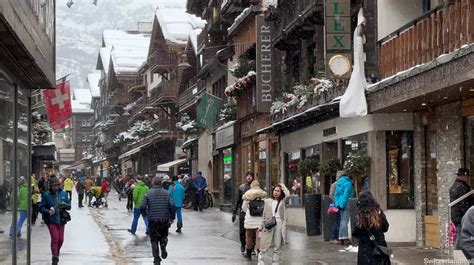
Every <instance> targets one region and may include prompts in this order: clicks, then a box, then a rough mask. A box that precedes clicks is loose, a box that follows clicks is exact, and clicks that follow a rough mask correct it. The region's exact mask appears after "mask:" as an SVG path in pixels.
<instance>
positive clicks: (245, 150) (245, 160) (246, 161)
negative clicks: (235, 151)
mask: <svg viewBox="0 0 474 265" xmlns="http://www.w3.org/2000/svg"><path fill="white" fill-rule="evenodd" d="M249 171H252V146H251V145H245V146H243V147H242V178H243V177H244V176H245V175H246V174H247V172H249Z"/></svg>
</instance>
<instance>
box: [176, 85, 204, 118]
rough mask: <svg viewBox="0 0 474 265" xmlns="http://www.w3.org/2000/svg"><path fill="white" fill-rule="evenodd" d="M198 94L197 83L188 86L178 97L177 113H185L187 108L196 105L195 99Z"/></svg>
mask: <svg viewBox="0 0 474 265" xmlns="http://www.w3.org/2000/svg"><path fill="white" fill-rule="evenodd" d="M199 94H200V91H199V89H198V85H197V83H195V84H194V85H192V86H190V87H189V88H188V89H186V90H185V91H184V92H183V93H181V94H180V95H179V98H178V107H179V111H186V109H188V108H189V107H191V106H192V105H194V104H196V103H197V99H196V97H197V96H198V95H199Z"/></svg>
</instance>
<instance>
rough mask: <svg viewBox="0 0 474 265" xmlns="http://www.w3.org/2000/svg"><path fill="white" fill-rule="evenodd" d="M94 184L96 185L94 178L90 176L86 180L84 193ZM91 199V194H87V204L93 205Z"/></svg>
mask: <svg viewBox="0 0 474 265" xmlns="http://www.w3.org/2000/svg"><path fill="white" fill-rule="evenodd" d="M92 186H94V182H93V181H92V178H91V177H90V176H88V177H87V179H86V180H84V193H86V194H87V193H88V191H89V190H90V189H91V188H92ZM90 199H91V198H90V197H89V196H85V200H86V204H88V205H89V206H90V205H91V201H90Z"/></svg>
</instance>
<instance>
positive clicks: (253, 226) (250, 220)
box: [242, 180, 267, 260]
mask: <svg viewBox="0 0 474 265" xmlns="http://www.w3.org/2000/svg"><path fill="white" fill-rule="evenodd" d="M266 197H267V192H266V191H264V190H262V189H261V188H260V183H258V180H254V181H252V183H251V184H250V190H248V191H247V192H245V193H244V195H243V196H242V200H243V201H244V202H243V203H242V211H244V212H246V214H245V222H244V228H245V231H246V237H245V238H246V249H247V258H248V259H249V260H251V259H252V250H253V248H254V247H255V248H256V249H257V250H259V235H258V230H259V228H260V226H261V225H262V222H263V213H260V214H259V215H252V214H251V211H250V208H251V201H256V200H259V201H260V202H261V203H263V199H265V198H266ZM260 209H261V208H260ZM262 210H263V209H262ZM260 212H261V211H260ZM254 239H255V246H254Z"/></svg>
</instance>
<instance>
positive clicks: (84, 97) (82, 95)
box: [74, 89, 92, 105]
mask: <svg viewBox="0 0 474 265" xmlns="http://www.w3.org/2000/svg"><path fill="white" fill-rule="evenodd" d="M74 99H75V100H77V101H78V102H79V103H81V104H85V105H90V104H91V101H92V95H91V91H90V90H89V89H75V90H74Z"/></svg>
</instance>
